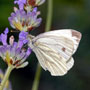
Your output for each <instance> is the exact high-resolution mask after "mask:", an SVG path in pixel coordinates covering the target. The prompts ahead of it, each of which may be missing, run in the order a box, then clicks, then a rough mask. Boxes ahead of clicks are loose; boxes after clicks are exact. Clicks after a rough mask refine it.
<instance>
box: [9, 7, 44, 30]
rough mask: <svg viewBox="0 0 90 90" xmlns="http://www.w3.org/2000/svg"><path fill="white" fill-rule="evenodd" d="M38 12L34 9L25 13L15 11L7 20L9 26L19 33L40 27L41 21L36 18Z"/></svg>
mask: <svg viewBox="0 0 90 90" xmlns="http://www.w3.org/2000/svg"><path fill="white" fill-rule="evenodd" d="M39 14H40V12H37V8H34V9H33V11H32V12H27V13H26V12H25V11H24V10H17V11H16V12H15V13H12V14H11V17H9V18H8V20H9V22H10V25H11V26H12V27H13V28H15V29H17V30H20V31H30V30H32V29H33V28H36V27H38V26H39V25H40V23H41V21H42V19H41V18H37V16H38V15H39Z"/></svg>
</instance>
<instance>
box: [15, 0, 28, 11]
mask: <svg viewBox="0 0 90 90" xmlns="http://www.w3.org/2000/svg"><path fill="white" fill-rule="evenodd" d="M14 4H18V5H19V9H20V10H22V9H24V4H26V0H15V1H14Z"/></svg>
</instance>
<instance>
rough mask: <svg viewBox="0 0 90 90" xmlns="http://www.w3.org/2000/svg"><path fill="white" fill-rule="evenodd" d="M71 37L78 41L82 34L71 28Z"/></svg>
mask: <svg viewBox="0 0 90 90" xmlns="http://www.w3.org/2000/svg"><path fill="white" fill-rule="evenodd" d="M71 33H72V37H76V38H77V39H78V40H79V41H80V40H81V37H82V34H81V33H80V32H78V31H76V30H71Z"/></svg>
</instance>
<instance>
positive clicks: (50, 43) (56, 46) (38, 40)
mask: <svg viewBox="0 0 90 90" xmlns="http://www.w3.org/2000/svg"><path fill="white" fill-rule="evenodd" d="M80 39H81V34H80V32H77V31H75V30H70V29H69V30H56V31H50V32H46V33H43V34H40V35H38V36H37V37H35V38H34V39H32V45H31V44H30V47H31V48H32V50H33V51H34V53H35V54H36V56H37V58H38V60H39V63H40V65H41V66H42V67H43V68H44V69H45V70H48V71H50V72H51V75H54V76H61V75H64V74H66V73H67V71H68V70H69V69H70V68H71V67H72V66H73V64H74V60H73V58H72V55H73V53H74V52H75V51H76V49H77V47H78V44H79V41H80Z"/></svg>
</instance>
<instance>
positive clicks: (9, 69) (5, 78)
mask: <svg viewBox="0 0 90 90" xmlns="http://www.w3.org/2000/svg"><path fill="white" fill-rule="evenodd" d="M12 70H13V67H12V66H8V68H7V71H6V73H5V76H4V78H3V80H2V82H1V84H0V90H3V89H4V87H5V84H6V81H7V80H8V78H9V75H10V73H11V71H12Z"/></svg>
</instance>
